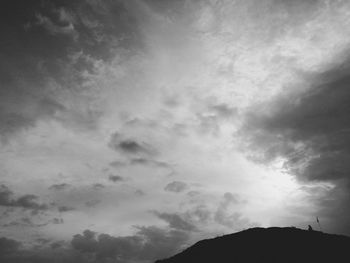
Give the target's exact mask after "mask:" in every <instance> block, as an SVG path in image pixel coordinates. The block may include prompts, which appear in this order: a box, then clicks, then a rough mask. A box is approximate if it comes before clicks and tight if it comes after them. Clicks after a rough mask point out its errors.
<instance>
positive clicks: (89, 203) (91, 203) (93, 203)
mask: <svg viewBox="0 0 350 263" xmlns="http://www.w3.org/2000/svg"><path fill="white" fill-rule="evenodd" d="M101 202H102V201H101V200H98V199H94V200H90V201H87V202H85V205H86V206H87V207H95V206H97V205H98V204H99V203H101Z"/></svg>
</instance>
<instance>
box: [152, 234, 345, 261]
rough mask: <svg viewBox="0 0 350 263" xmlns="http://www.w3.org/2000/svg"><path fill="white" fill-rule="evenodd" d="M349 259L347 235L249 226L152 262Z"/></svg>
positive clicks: (200, 242) (203, 241)
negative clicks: (246, 228) (249, 227)
mask: <svg viewBox="0 0 350 263" xmlns="http://www.w3.org/2000/svg"><path fill="white" fill-rule="evenodd" d="M207 262H208V263H209V262H211V263H225V262H230V263H251V262H254V263H258V262H259V263H264V262H268V263H277V262H278V263H292V262H293V263H303V262H305V263H306V262H307V263H311V262H317V263H323V262H336V263H339V262H350V237H347V236H341V235H332V234H326V233H322V232H318V231H306V230H302V229H298V228H294V227H287V228H278V227H272V228H251V229H248V230H244V231H242V232H238V233H234V234H230V235H225V236H221V237H217V238H213V239H207V240H202V241H199V242H197V243H196V244H194V245H193V246H191V247H189V248H188V249H186V250H184V251H183V252H181V253H179V254H177V255H175V256H173V257H170V258H168V259H163V260H158V261H156V263H207Z"/></svg>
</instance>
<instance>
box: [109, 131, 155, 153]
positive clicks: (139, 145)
mask: <svg viewBox="0 0 350 263" xmlns="http://www.w3.org/2000/svg"><path fill="white" fill-rule="evenodd" d="M108 146H109V147H110V148H111V149H113V150H115V151H117V152H119V153H122V154H126V155H131V156H139V155H141V156H154V155H156V154H157V151H156V150H155V149H154V148H153V147H152V146H151V145H149V144H148V143H146V142H144V141H139V140H137V139H134V138H126V137H125V136H123V135H121V134H120V133H118V132H116V133H114V134H112V136H111V139H110V141H109V144H108Z"/></svg>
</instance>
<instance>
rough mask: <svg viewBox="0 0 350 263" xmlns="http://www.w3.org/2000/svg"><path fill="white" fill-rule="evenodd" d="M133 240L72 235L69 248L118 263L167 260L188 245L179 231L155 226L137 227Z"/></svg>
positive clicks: (88, 231)
mask: <svg viewBox="0 0 350 263" xmlns="http://www.w3.org/2000/svg"><path fill="white" fill-rule="evenodd" d="M137 229H138V231H137V233H136V234H135V235H133V236H124V237H113V236H110V235H108V234H99V235H97V234H96V233H95V232H93V231H90V230H85V231H84V233H83V234H82V235H81V234H78V235H75V236H74V237H73V239H72V242H71V244H72V246H73V247H74V248H75V249H77V250H79V251H81V252H83V253H89V254H90V255H93V256H94V258H95V259H99V260H103V259H114V260H117V259H118V260H119V261H120V262H129V261H130V262H132V261H142V260H156V259H159V258H164V257H168V256H170V255H172V254H175V253H176V252H178V251H179V249H181V248H182V247H183V246H184V245H185V244H186V242H187V241H188V238H189V236H188V234H187V233H186V232H184V231H179V230H167V229H162V228H158V227H155V226H149V227H137Z"/></svg>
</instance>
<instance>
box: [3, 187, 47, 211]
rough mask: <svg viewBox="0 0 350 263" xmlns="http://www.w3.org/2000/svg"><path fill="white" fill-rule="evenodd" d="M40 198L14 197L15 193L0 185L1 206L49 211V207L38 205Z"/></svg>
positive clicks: (32, 196)
mask: <svg viewBox="0 0 350 263" xmlns="http://www.w3.org/2000/svg"><path fill="white" fill-rule="evenodd" d="M38 199H39V197H38V196H36V195H32V194H28V195H23V196H19V197H17V198H15V197H14V193H13V192H12V191H11V190H10V189H9V188H8V187H7V186H5V185H0V206H6V207H18V208H23V209H31V210H33V211H39V210H47V209H48V205H47V204H42V203H38V202H37V200H38Z"/></svg>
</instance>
